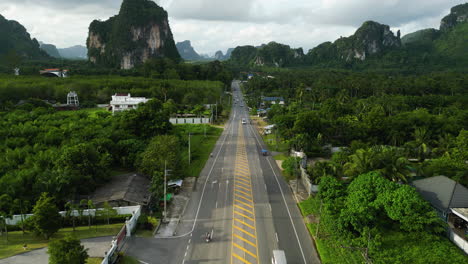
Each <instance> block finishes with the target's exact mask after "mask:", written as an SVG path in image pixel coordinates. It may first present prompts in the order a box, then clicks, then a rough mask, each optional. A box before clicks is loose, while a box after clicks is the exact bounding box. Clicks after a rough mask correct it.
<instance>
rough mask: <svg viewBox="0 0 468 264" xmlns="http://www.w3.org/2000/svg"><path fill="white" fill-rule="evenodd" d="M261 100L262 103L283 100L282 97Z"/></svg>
mask: <svg viewBox="0 0 468 264" xmlns="http://www.w3.org/2000/svg"><path fill="white" fill-rule="evenodd" d="M262 100H263V101H269V102H271V101H278V100H280V101H284V98H283V97H263V98H262Z"/></svg>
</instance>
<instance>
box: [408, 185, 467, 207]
mask: <svg viewBox="0 0 468 264" xmlns="http://www.w3.org/2000/svg"><path fill="white" fill-rule="evenodd" d="M412 185H413V186H414V187H415V188H416V190H417V191H418V192H419V193H420V194H421V195H422V197H423V198H424V199H425V200H427V201H428V202H429V203H431V204H432V206H434V207H435V208H437V209H438V210H440V211H443V212H448V211H449V208H468V189H467V188H465V187H464V186H463V185H461V184H460V183H458V182H456V181H454V180H452V179H450V178H448V177H445V176H435V177H430V178H426V179H422V180H417V181H414V182H413V183H412Z"/></svg>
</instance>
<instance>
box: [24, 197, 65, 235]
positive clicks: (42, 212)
mask: <svg viewBox="0 0 468 264" xmlns="http://www.w3.org/2000/svg"><path fill="white" fill-rule="evenodd" d="M33 214H34V215H33V216H32V217H31V223H32V225H33V229H34V231H35V232H36V233H37V234H38V235H43V236H44V237H45V238H46V239H49V238H50V237H51V236H52V235H53V234H54V233H55V232H57V231H58V230H59V229H60V222H61V216H60V214H59V210H58V208H57V206H56V205H55V203H54V199H53V198H51V197H49V195H48V194H47V193H42V194H41V197H40V198H39V200H38V201H37V202H36V205H35V206H34V209H33Z"/></svg>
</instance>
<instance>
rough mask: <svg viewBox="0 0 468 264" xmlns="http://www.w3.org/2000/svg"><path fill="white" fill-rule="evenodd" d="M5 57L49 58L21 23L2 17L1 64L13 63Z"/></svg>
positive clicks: (0, 16) (0, 21) (0, 34)
mask: <svg viewBox="0 0 468 264" xmlns="http://www.w3.org/2000/svg"><path fill="white" fill-rule="evenodd" d="M4 56H10V57H11V56H16V57H21V58H24V59H43V58H48V57H49V56H48V55H47V53H45V52H44V51H42V50H41V49H40V48H39V42H38V41H37V40H36V39H35V38H33V39H31V36H30V35H29V33H28V32H27V31H26V28H24V27H23V26H22V25H21V24H20V23H18V22H16V21H13V20H7V19H6V18H5V17H3V16H2V15H0V58H1V59H0V62H8V63H13V62H14V61H12V58H10V57H9V58H8V60H7V59H6V58H5V59H3V58H4Z"/></svg>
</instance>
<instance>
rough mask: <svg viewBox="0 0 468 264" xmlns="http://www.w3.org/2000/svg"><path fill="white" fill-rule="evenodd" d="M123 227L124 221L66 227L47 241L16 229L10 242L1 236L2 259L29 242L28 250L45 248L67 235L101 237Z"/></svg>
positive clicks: (18, 250) (0, 253)
mask: <svg viewBox="0 0 468 264" xmlns="http://www.w3.org/2000/svg"><path fill="white" fill-rule="evenodd" d="M121 228H122V223H119V224H111V225H101V226H98V227H97V230H96V227H93V226H92V227H91V229H89V228H88V226H80V227H76V231H75V232H73V228H72V227H66V228H62V229H60V230H59V231H58V232H57V233H55V234H54V235H53V236H52V238H51V239H50V240H49V241H47V240H45V239H43V238H42V237H36V236H34V234H32V233H26V234H24V236H23V234H22V232H21V231H14V232H9V233H8V244H7V243H6V239H5V237H6V236H5V235H4V236H2V237H1V240H0V259H2V258H7V257H10V256H14V255H16V254H19V253H21V252H25V250H23V245H24V244H27V245H28V249H27V251H30V250H33V249H38V248H43V247H46V246H47V245H48V243H49V242H50V241H52V240H57V239H62V238H64V237H65V236H67V235H74V236H75V237H76V238H78V239H83V238H91V237H100V236H112V235H116V234H117V233H118V232H119V231H120V229H121Z"/></svg>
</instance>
